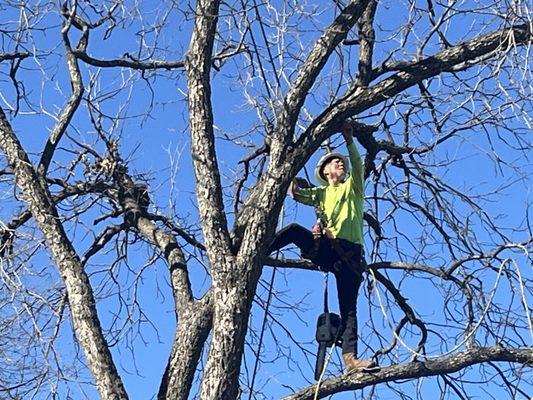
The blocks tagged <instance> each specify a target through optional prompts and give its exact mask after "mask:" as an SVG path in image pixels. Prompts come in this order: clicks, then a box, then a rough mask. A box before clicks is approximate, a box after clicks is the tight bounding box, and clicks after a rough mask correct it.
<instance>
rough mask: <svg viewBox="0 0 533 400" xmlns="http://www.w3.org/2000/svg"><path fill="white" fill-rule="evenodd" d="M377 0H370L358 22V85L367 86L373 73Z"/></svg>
mask: <svg viewBox="0 0 533 400" xmlns="http://www.w3.org/2000/svg"><path fill="white" fill-rule="evenodd" d="M376 7H377V0H370V1H369V2H368V5H367V6H366V8H365V11H364V12H363V15H362V16H361V18H360V19H359V21H358V22H357V28H358V31H359V66H358V67H359V76H358V77H357V82H356V85H357V86H367V85H368V84H369V83H370V80H371V74H372V55H373V53H374V42H375V39H376V37H375V36H376V35H375V32H374V28H373V26H372V25H373V23H374V15H375V14H376Z"/></svg>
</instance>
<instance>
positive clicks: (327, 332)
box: [315, 272, 341, 381]
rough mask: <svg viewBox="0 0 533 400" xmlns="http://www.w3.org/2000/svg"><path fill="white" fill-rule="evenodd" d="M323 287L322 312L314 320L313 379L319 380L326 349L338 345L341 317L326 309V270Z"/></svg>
mask: <svg viewBox="0 0 533 400" xmlns="http://www.w3.org/2000/svg"><path fill="white" fill-rule="evenodd" d="M324 284H325V287H324V312H323V313H322V314H320V315H319V316H318V320H317V322H316V334H315V339H316V341H317V342H318V351H317V355H316V364H315V380H317V381H318V380H319V379H320V376H321V375H322V371H323V370H324V360H325V358H326V349H327V348H328V347H331V346H333V345H334V344H337V345H340V344H341V343H340V341H339V337H340V334H341V317H340V316H339V315H337V314H335V313H331V312H329V309H328V281H327V272H326V278H325V282H324Z"/></svg>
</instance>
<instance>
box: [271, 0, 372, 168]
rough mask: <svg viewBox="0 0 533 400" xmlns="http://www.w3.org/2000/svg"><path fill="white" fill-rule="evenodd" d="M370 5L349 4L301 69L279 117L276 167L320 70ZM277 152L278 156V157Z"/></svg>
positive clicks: (361, 1) (363, 2)
mask: <svg viewBox="0 0 533 400" xmlns="http://www.w3.org/2000/svg"><path fill="white" fill-rule="evenodd" d="M368 2H369V0H352V1H350V2H349V3H348V4H347V5H346V7H345V8H344V9H343V10H342V11H341V12H340V14H339V15H338V16H337V17H336V18H335V20H334V21H333V23H332V24H331V25H330V26H329V27H328V28H327V29H326V30H325V31H324V33H323V34H322V36H321V37H320V38H319V39H318V40H317V41H316V42H315V45H314V47H313V49H312V50H311V52H310V53H309V55H308V56H307V59H306V60H305V62H304V63H303V65H302V66H301V67H300V69H299V70H298V75H297V76H296V78H295V80H294V83H293V84H292V86H291V88H290V90H289V92H288V93H287V95H286V96H285V99H284V102H283V107H282V109H281V110H280V113H279V115H278V118H277V126H276V129H275V132H274V137H273V139H274V140H273V143H272V146H271V159H272V160H274V164H276V160H277V159H278V157H282V156H283V155H284V153H285V152H286V148H285V146H284V144H285V143H286V142H287V141H288V140H290V139H291V138H292V134H293V132H294V128H295V125H296V120H297V118H298V115H299V113H300V109H301V107H302V105H303V104H304V102H305V99H306V98H307V95H308V93H309V90H310V89H311V87H312V86H313V84H314V83H315V81H316V78H317V77H318V75H319V73H320V71H322V68H323V67H324V65H325V64H326V62H327V61H328V60H329V57H330V55H331V54H332V53H333V51H334V50H335V48H336V47H337V46H338V44H339V43H341V42H342V41H343V40H344V39H345V38H346V35H348V32H349V31H350V29H352V27H353V26H354V25H355V23H356V22H357V20H358V19H359V17H360V16H361V14H362V13H363V11H364V10H365V8H366V6H367V4H368ZM277 142H279V144H278V143H277ZM276 149H277V150H278V153H279V154H277V155H276Z"/></svg>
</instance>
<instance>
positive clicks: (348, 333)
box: [270, 224, 362, 356]
mask: <svg viewBox="0 0 533 400" xmlns="http://www.w3.org/2000/svg"><path fill="white" fill-rule="evenodd" d="M288 244H295V245H296V246H297V247H298V248H299V249H300V251H301V254H302V257H305V258H309V259H310V260H311V261H313V262H314V263H315V264H317V265H318V266H319V267H320V268H321V269H323V270H325V271H328V272H332V273H333V274H334V275H335V280H336V282H337V295H338V298H339V309H340V314H341V320H342V329H343V333H342V353H343V354H345V353H354V354H355V355H356V356H357V293H358V292H359V287H360V286H361V282H362V276H361V275H362V268H361V250H362V247H361V245H359V244H355V243H352V242H349V241H348V240H344V239H329V238H327V237H326V236H322V237H321V238H320V239H319V243H318V248H316V247H315V239H314V237H313V233H312V232H311V231H310V230H308V229H306V228H304V227H303V226H301V225H298V224H290V225H288V226H286V227H285V228H283V229H281V230H280V231H279V232H277V233H276V236H275V238H274V241H273V242H272V244H271V245H270V252H273V251H276V250H279V249H281V248H283V247H285V246H287V245H288ZM339 250H342V252H343V253H344V257H343V256H341V255H340V254H339ZM346 256H348V257H349V259H350V260H353V262H350V263H348V262H347V257H346ZM343 258H344V259H343ZM349 264H351V265H349Z"/></svg>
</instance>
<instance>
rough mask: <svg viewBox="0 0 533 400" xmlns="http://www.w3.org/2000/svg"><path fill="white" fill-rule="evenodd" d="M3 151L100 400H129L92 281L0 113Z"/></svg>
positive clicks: (49, 199)
mask: <svg viewBox="0 0 533 400" xmlns="http://www.w3.org/2000/svg"><path fill="white" fill-rule="evenodd" d="M0 148H2V150H3V151H4V153H5V154H6V156H7V159H8V163H9V165H10V167H11V168H12V169H13V171H14V172H15V176H16V182H17V184H18V186H19V187H20V189H21V190H22V192H23V194H24V197H25V199H26V201H27V203H28V205H29V209H30V211H31V213H32V215H33V217H34V218H35V221H36V222H37V224H38V226H39V228H40V229H41V231H42V233H43V236H44V238H45V240H46V243H47V245H48V248H49V249H50V252H51V253H52V257H53V258H54V260H55V262H56V264H57V267H58V269H59V271H60V272H61V275H62V277H63V279H64V282H65V286H66V289H67V294H68V299H69V304H70V309H71V313H72V320H73V325H74V329H75V332H76V337H77V339H78V341H79V343H80V345H81V347H82V349H83V351H84V353H85V357H86V359H87V364H88V367H89V370H90V371H91V373H92V375H93V377H94V381H95V384H96V386H97V388H98V390H99V392H100V396H101V397H102V398H104V399H117V400H118V399H127V397H128V396H127V394H126V391H125V389H124V385H123V384H122V380H121V379H120V376H119V374H118V371H117V369H116V367H115V364H114V363H113V360H112V357H111V352H110V350H109V346H108V343H107V341H106V339H105V337H104V334H103V332H102V328H101V326H100V321H99V319H98V315H97V312H96V300H95V298H94V294H93V291H92V288H91V284H90V282H89V278H88V276H87V274H86V272H85V270H84V269H83V265H82V263H81V260H80V258H79V256H78V254H77V253H76V250H75V249H74V247H73V245H72V243H71V242H70V240H69V238H68V237H67V234H66V232H65V231H64V229H63V226H62V224H61V222H60V219H59V216H58V214H57V210H56V209H55V207H54V205H53V203H52V201H51V195H50V192H49V191H48V187H47V186H44V187H43V186H42V185H41V184H40V180H39V179H38V176H37V173H36V172H35V170H34V168H33V167H32V165H31V163H30V160H29V158H28V156H27V154H26V152H25V151H24V149H23V148H22V145H21V144H20V142H19V140H18V138H17V137H16V135H15V133H14V132H13V130H12V128H11V126H10V125H9V123H8V121H7V119H6V116H5V114H4V112H3V110H2V109H0Z"/></svg>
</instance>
